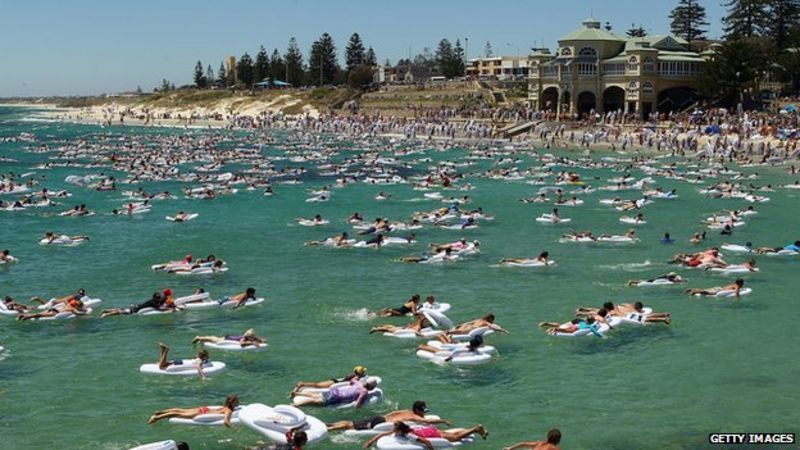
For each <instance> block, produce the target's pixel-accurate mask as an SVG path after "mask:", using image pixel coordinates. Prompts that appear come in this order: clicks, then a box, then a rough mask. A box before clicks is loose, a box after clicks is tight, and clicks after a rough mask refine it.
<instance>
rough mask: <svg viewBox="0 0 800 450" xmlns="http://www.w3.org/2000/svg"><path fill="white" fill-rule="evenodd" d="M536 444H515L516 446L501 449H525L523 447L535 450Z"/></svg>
mask: <svg viewBox="0 0 800 450" xmlns="http://www.w3.org/2000/svg"><path fill="white" fill-rule="evenodd" d="M536 444H537V442H517V443H516V444H514V445H512V446H510V447H503V450H516V449H518V448H525V447H528V448H531V449H533V448H536Z"/></svg>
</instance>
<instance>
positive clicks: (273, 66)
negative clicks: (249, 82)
mask: <svg viewBox="0 0 800 450" xmlns="http://www.w3.org/2000/svg"><path fill="white" fill-rule="evenodd" d="M269 77H270V79H272V80H273V81H274V80H283V79H284V78H286V64H284V62H283V58H281V54H280V53H278V49H277V48H276V49H274V50H272V57H271V58H270V59H269ZM284 81H285V80H284Z"/></svg>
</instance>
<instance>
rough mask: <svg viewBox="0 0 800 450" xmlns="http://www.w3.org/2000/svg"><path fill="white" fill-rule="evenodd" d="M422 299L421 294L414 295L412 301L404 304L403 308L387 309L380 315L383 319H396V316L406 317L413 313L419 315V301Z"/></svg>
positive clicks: (409, 300)
mask: <svg viewBox="0 0 800 450" xmlns="http://www.w3.org/2000/svg"><path fill="white" fill-rule="evenodd" d="M420 300H421V297H420V295H419V294H414V295H413V296H411V298H410V299H408V300H406V301H405V303H403V306H401V307H399V308H385V309H383V310H381V311H380V312H379V313H378V314H379V315H380V316H383V317H394V316H405V315H406V314H409V313H411V314H412V315H416V314H417V308H419V301H420Z"/></svg>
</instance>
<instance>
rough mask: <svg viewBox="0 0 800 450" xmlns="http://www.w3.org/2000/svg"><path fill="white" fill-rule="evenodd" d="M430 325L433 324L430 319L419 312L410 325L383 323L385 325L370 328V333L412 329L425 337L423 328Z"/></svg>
mask: <svg viewBox="0 0 800 450" xmlns="http://www.w3.org/2000/svg"><path fill="white" fill-rule="evenodd" d="M430 326H431V323H430V322H428V319H426V318H425V317H424V316H423V315H421V314H418V315H417V316H416V317H415V318H414V321H413V322H411V323H410V324H408V325H406V326H404V327H398V326H397V325H392V324H383V325H378V326H375V327H372V328H370V330H369V334H372V333H394V332H396V331H403V330H410V331H413V332H414V333H415V334H416V335H417V336H420V337H423V336H422V333H421V331H422V329H423V328H430Z"/></svg>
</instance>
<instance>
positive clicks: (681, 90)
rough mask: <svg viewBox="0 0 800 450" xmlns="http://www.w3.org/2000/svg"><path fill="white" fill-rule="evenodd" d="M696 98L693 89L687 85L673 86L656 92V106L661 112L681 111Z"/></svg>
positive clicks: (695, 100)
mask: <svg viewBox="0 0 800 450" xmlns="http://www.w3.org/2000/svg"><path fill="white" fill-rule="evenodd" d="M697 100H698V95H697V92H696V91H695V90H694V89H692V88H690V87H688V86H674V87H671V88H667V89H664V90H662V91H660V92H659V93H658V100H657V102H656V108H657V109H658V112H662V113H667V112H672V111H683V110H685V109H686V108H688V107H690V106H692V105H693V104H694V103H695V102H697Z"/></svg>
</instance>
